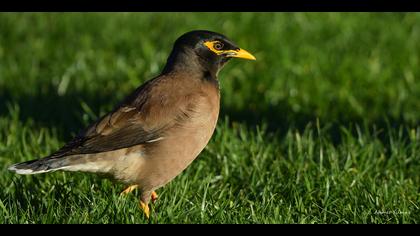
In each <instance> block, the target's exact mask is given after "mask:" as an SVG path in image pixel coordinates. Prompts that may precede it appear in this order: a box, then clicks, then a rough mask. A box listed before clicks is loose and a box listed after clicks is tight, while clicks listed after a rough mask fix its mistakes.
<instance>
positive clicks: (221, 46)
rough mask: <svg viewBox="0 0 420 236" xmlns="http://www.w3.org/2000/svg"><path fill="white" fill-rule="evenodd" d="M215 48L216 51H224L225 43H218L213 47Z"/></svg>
mask: <svg viewBox="0 0 420 236" xmlns="http://www.w3.org/2000/svg"><path fill="white" fill-rule="evenodd" d="M213 47H214V49H216V50H222V49H223V43H221V42H216V43H215V44H214V45H213Z"/></svg>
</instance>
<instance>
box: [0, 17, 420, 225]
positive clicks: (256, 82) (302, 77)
mask: <svg viewBox="0 0 420 236" xmlns="http://www.w3.org/2000/svg"><path fill="white" fill-rule="evenodd" d="M193 29H208V30H213V31H216V32H220V33H223V34H225V35H227V36H228V37H229V38H231V39H232V40H233V41H235V42H237V44H238V45H240V46H241V47H243V48H245V49H247V50H248V51H250V52H252V53H253V54H254V55H255V56H256V57H257V59H258V60H257V61H255V62H250V61H244V60H235V61H232V62H230V63H229V64H228V65H227V66H226V67H225V69H224V70H223V71H222V72H221V73H220V74H219V78H220V80H221V89H222V91H221V94H222V104H221V106H222V108H221V114H220V117H219V122H218V126H217V129H216V132H215V134H214V135H213V137H212V139H211V141H210V143H209V145H208V146H207V147H206V149H205V150H204V151H203V152H202V153H201V154H200V156H199V157H198V159H197V160H195V161H194V162H193V163H192V165H191V166H190V167H189V168H188V169H187V170H186V171H184V172H183V173H182V174H181V175H179V176H178V177H177V178H176V179H175V180H174V181H172V182H171V183H169V184H168V185H167V186H165V187H163V188H161V189H159V190H158V194H159V197H160V198H159V199H158V201H157V202H156V204H154V205H153V206H152V213H151V218H150V220H147V219H146V218H145V216H144V215H143V214H142V212H141V211H140V210H139V209H138V207H137V206H138V196H139V193H138V192H133V194H130V195H128V196H126V197H120V196H119V192H120V191H122V190H123V188H124V187H125V186H123V185H122V184H118V183H112V182H111V181H109V180H106V179H101V178H99V177H97V176H95V175H92V174H83V173H68V172H67V173H65V172H54V173H49V174H41V175H34V176H19V175H15V174H13V173H11V172H9V171H8V170H7V167H8V166H9V165H11V164H13V163H16V162H20V161H25V160H31V159H34V158H39V157H43V156H46V155H48V154H49V153H51V152H53V151H55V150H57V149H58V148H59V147H60V146H61V145H63V144H64V143H65V142H66V141H68V140H69V139H70V138H71V137H73V136H74V135H75V134H76V133H77V132H78V131H79V130H80V129H82V128H83V127H85V126H86V125H88V124H89V123H90V122H92V121H94V120H95V119H96V118H98V117H99V116H101V115H103V114H105V113H106V112H108V111H110V110H111V109H112V107H113V106H114V105H115V104H117V103H118V102H119V101H120V100H121V99H122V98H123V97H124V96H126V95H128V94H129V93H130V92H131V91H133V90H134V89H135V88H136V87H137V86H139V85H140V84H141V83H142V82H144V81H145V80H147V79H150V78H152V77H153V76H155V75H157V74H158V73H159V71H160V70H161V69H162V67H163V66H164V64H165V61H166V57H167V56H168V54H169V52H170V50H171V48H172V43H173V42H174V40H175V39H176V38H177V37H178V36H180V35H181V34H183V33H184V32H186V31H189V30H193ZM419 42H420V14H418V13H417V14H416V13H407V14H402V13H130V14H128V13H95V14H79V13H77V14H76V13H49V14H45V13H44V14H40V13H38V14H29V13H1V14H0V189H1V190H0V223H420V122H419V121H420V56H419V55H420V44H419Z"/></svg>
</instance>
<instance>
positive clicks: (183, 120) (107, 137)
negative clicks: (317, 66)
mask: <svg viewBox="0 0 420 236" xmlns="http://www.w3.org/2000/svg"><path fill="white" fill-rule="evenodd" d="M232 58H242V59H248V60H256V58H255V56H253V55H252V54H251V53H250V52H248V51H246V50H245V49H242V48H240V47H238V46H236V44H235V43H234V42H233V41H231V40H230V39H229V38H227V37H226V36H224V35H222V34H220V33H216V32H212V31H208V30H193V31H190V32H187V33H184V34H183V35H181V36H180V37H179V38H178V39H177V40H176V41H175V43H174V45H173V48H172V51H171V53H170V54H169V57H168V58H167V61H166V65H165V66H164V67H163V69H162V71H161V73H160V74H159V75H157V76H156V77H154V78H152V79H150V80H147V81H146V82H145V83H143V84H142V85H140V86H139V87H138V88H137V89H135V90H134V91H133V92H132V93H131V94H130V95H128V96H127V97H126V98H125V99H123V100H122V101H121V102H120V103H119V104H117V105H116V106H115V108H114V109H112V110H111V111H110V112H109V113H107V114H105V115H104V116H102V117H101V118H99V119H98V120H97V121H95V122H93V123H92V124H90V125H89V126H87V127H86V128H85V129H82V130H81V131H80V132H79V133H78V134H77V135H76V136H75V137H74V138H72V139H71V140H70V141H69V142H67V143H66V144H65V145H63V146H62V147H61V148H59V149H58V150H57V151H55V152H53V153H52V154H50V155H49V156H46V157H43V158H40V159H36V160H31V161H26V162H22V163H17V164H14V165H11V166H10V167H9V168H8V170H10V171H13V172H15V173H17V174H23V175H28V174H39V173H46V172H51V171H57V170H61V171H76V172H86V173H95V174H98V175H104V176H107V177H109V178H111V179H113V180H115V181H117V182H120V183H123V184H125V185H126V186H127V188H125V190H124V191H122V192H121V194H122V195H125V194H128V193H130V192H131V191H133V190H135V189H138V190H139V192H140V194H139V195H140V197H139V198H140V199H139V207H140V208H141V210H142V211H143V212H144V214H145V215H146V217H147V218H149V215H150V209H149V202H150V200H152V202H155V201H156V199H157V197H158V196H157V194H156V192H155V190H157V189H158V188H161V187H163V186H164V185H166V184H167V183H169V182H170V181H172V180H173V179H174V178H175V177H176V176H178V175H179V174H180V173H181V172H183V171H184V170H185V169H186V168H187V167H188V166H189V165H190V164H191V163H192V162H193V160H195V159H196V158H197V156H198V155H199V154H200V153H201V151H202V150H203V149H204V148H205V147H206V146H207V144H208V142H209V140H210V139H211V136H212V135H213V133H214V130H215V128H216V124H217V120H218V117H219V110H220V86H219V80H218V74H219V71H220V70H221V69H222V68H223V67H224V66H225V65H226V63H227V62H228V61H229V60H230V59H232Z"/></svg>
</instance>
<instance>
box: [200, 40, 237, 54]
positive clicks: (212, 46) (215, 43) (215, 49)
mask: <svg viewBox="0 0 420 236" xmlns="http://www.w3.org/2000/svg"><path fill="white" fill-rule="evenodd" d="M204 45H206V47H207V48H208V49H210V50H211V51H213V52H214V53H216V54H217V55H220V54H223V53H229V52H237V51H236V50H221V49H218V48H223V43H222V42H220V41H217V40H216V41H207V42H204Z"/></svg>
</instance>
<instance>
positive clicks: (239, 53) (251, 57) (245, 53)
mask: <svg viewBox="0 0 420 236" xmlns="http://www.w3.org/2000/svg"><path fill="white" fill-rule="evenodd" d="M227 57H236V58H243V59H247V60H257V58H255V57H254V55H252V54H251V53H249V52H248V51H246V50H245V49H242V48H240V49H239V50H238V51H236V50H229V54H228V55H227Z"/></svg>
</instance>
